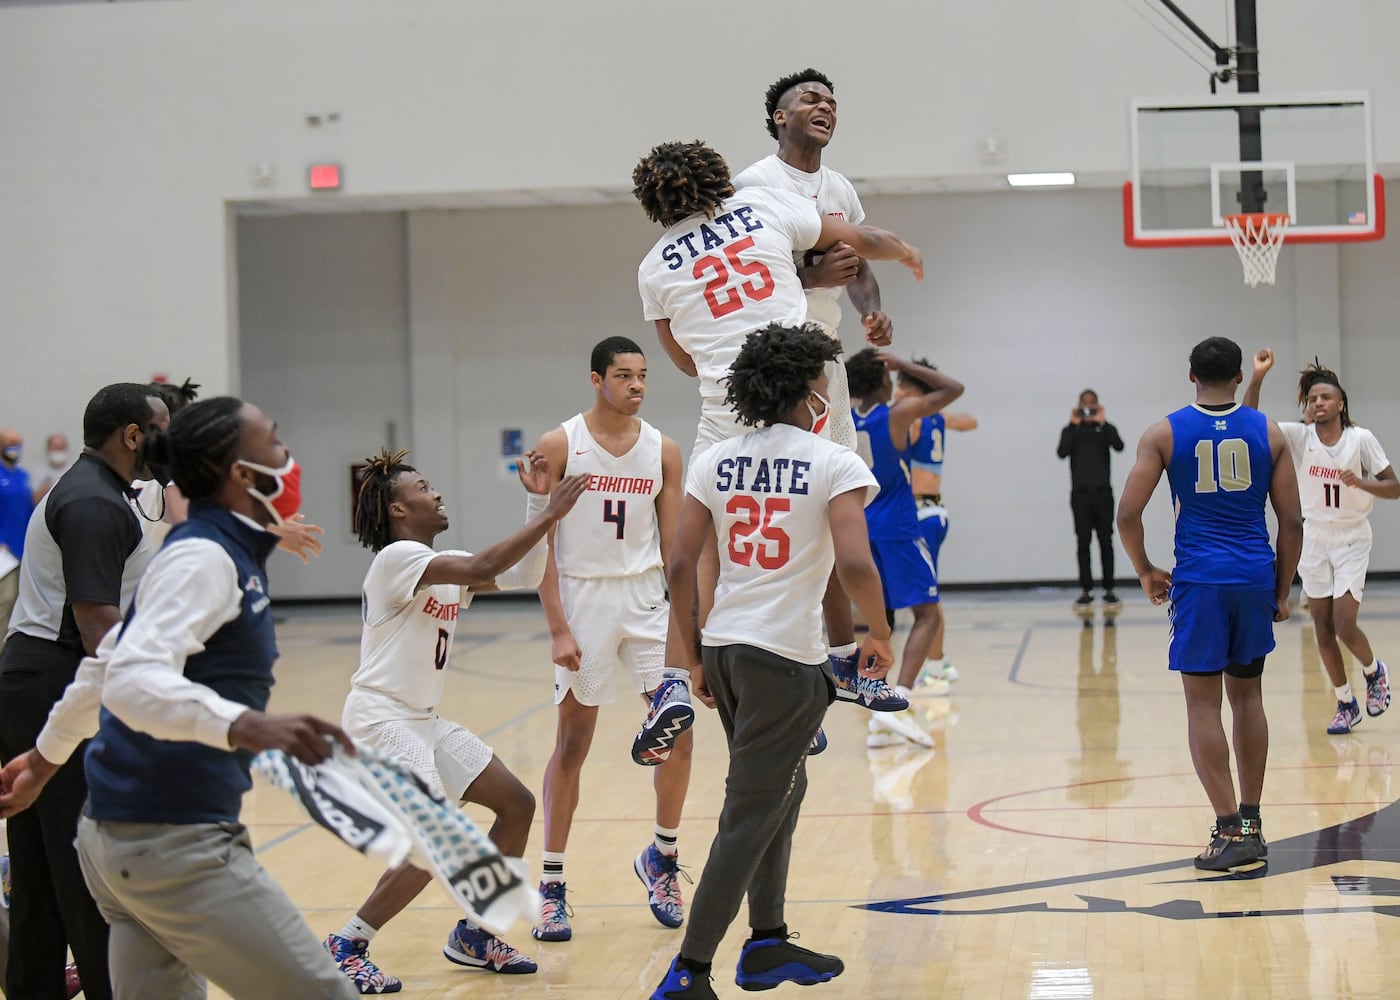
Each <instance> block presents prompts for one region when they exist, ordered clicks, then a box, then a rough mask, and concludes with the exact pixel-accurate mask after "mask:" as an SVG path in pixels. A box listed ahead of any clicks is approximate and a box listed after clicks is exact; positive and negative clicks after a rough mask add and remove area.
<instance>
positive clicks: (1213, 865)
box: [1196, 823, 1269, 872]
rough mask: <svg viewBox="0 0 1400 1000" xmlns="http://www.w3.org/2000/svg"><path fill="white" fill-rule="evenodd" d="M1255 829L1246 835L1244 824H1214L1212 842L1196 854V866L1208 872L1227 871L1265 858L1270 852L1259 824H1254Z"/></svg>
mask: <svg viewBox="0 0 1400 1000" xmlns="http://www.w3.org/2000/svg"><path fill="white" fill-rule="evenodd" d="M1252 826H1254V827H1255V829H1254V831H1253V832H1252V833H1251V834H1250V835H1249V836H1246V835H1245V831H1244V824H1243V823H1241V824H1240V825H1239V826H1224V827H1222V826H1213V827H1211V828H1210V843H1209V844H1207V845H1206V849H1205V850H1204V851H1202V852H1201V853H1200V854H1198V855H1196V867H1197V868H1199V869H1201V870H1202V871H1208V872H1227V871H1229V870H1230V869H1231V868H1242V867H1244V866H1245V865H1251V864H1253V863H1254V862H1256V861H1262V860H1264V857H1265V856H1266V855H1267V854H1268V853H1269V851H1268V847H1266V846H1265V844H1264V838H1263V836H1262V834H1260V833H1259V832H1258V825H1257V824H1252Z"/></svg>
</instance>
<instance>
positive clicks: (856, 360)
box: [846, 347, 885, 399]
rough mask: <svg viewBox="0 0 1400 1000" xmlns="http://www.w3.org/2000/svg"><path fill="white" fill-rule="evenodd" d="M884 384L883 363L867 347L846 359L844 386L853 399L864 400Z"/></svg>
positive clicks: (872, 349) (873, 349)
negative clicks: (849, 391)
mask: <svg viewBox="0 0 1400 1000" xmlns="http://www.w3.org/2000/svg"><path fill="white" fill-rule="evenodd" d="M884 384H885V363H884V362H883V361H881V360H880V357H879V355H877V354H876V353H875V348H873V347H867V348H865V350H863V351H857V352H856V353H854V354H852V355H851V356H850V357H849V358H847V359H846V385H847V387H848V388H849V389H850V390H851V397H852V398H853V399H864V398H865V397H866V396H869V395H870V394H871V393H872V392H875V391H876V390H877V389H879V388H880V386H882V385H884Z"/></svg>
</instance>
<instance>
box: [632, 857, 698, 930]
mask: <svg viewBox="0 0 1400 1000" xmlns="http://www.w3.org/2000/svg"><path fill="white" fill-rule="evenodd" d="M676 859H677V855H674V854H662V853H661V852H660V851H659V850H657V847H656V845H655V844H648V845H647V846H646V850H644V851H642V853H641V854H638V855H637V860H636V861H635V862H633V864H632V868H633V870H634V871H636V873H637V878H639V879H641V880H642V885H644V886H646V887H647V902H648V903H649V904H650V905H651V915H652V916H653V917H655V918H656V922H657V923H659V924H660V925H661V926H662V927H679V926H680V925H681V924H683V923H684V922H685V904H684V903H683V902H682V901H681V884H680V879H679V877H678V876H681V875H684V876H685V879H686V881H687V882H689V881H690V876H689V875H688V874H686V872H685V871H684V870H683V869H682V868H681V866H680V864H679V863H678V862H677V860H676Z"/></svg>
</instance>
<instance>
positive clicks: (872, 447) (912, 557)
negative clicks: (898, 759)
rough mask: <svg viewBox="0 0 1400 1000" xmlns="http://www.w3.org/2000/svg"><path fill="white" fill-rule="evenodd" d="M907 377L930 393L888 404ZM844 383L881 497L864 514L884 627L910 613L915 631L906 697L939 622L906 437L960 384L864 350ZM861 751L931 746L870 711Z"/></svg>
mask: <svg viewBox="0 0 1400 1000" xmlns="http://www.w3.org/2000/svg"><path fill="white" fill-rule="evenodd" d="M891 371H897V372H899V373H901V374H903V373H905V372H908V373H909V374H910V375H913V376H915V377H916V378H918V379H919V380H920V381H922V382H924V383H925V384H926V385H929V386H931V387H932V391H931V392H927V393H919V394H917V395H913V396H909V395H906V396H904V397H903V398H902V399H898V400H895V401H894V403H893V404H891V402H890V400H891V397H892V396H893V394H894V385H893V382H892V380H891V379H890V372H891ZM846 379H847V382H848V383H849V385H850V388H851V398H852V400H853V401H854V404H855V406H854V409H853V410H852V413H853V415H854V417H855V428H856V433H857V434H858V435H860V437H861V439H862V440H861V448H860V450H861V451H863V452H867V453H868V454H869V455H870V456H871V458H870V469H871V471H872V472H874V473H875V481H876V482H877V483H879V484H880V492H879V494H877V495H876V497H875V499H874V500H872V501H871V502H870V504H869V505H868V506H867V507H866V508H865V524H866V528H867V529H868V532H869V535H870V551H871V553H872V554H873V555H874V557H875V566H876V567H877V568H878V569H879V571H880V585H881V588H882V590H883V593H884V596H885V621H886V623H887V624H888V625H890V627H891V628H893V627H894V613H895V611H896V610H897V609H899V608H909V609H910V610H911V611H913V613H914V627H913V629H912V630H911V631H910V632H909V639H908V641H907V642H905V644H904V655H903V657H902V658H901V662H900V668H899V680H898V681H897V683H896V684H895V691H896V692H897V693H898V694H899V695H900V696H902V697H903V698H905V699H907V698H908V697H909V695H910V693H911V689H912V688H913V686H914V681H915V678H917V677H918V675H919V671H920V669H921V668H922V667H923V664H924V659H925V657H926V656H927V654H928V650H929V644H930V643H932V642H933V637H934V635H935V633H937V631H938V623H939V621H940V620H941V619H942V617H943V616H942V615H941V614H940V613H939V607H938V575H937V572H936V571H935V570H934V568H933V556H932V555H930V554H929V551H928V546H927V545H926V544H925V543H924V540H923V538H922V537H921V536H920V534H919V519H918V508H917V507H916V506H915V504H914V492H913V490H912V489H911V488H910V485H909V467H908V465H907V464H906V463H907V460H908V456H909V432H910V430H911V429H912V428H913V427H915V426H917V425H918V423H919V421H920V420H922V419H923V418H924V417H927V416H929V415H930V414H932V413H936V412H937V411H939V410H941V409H942V408H943V407H945V406H947V405H948V404H949V403H951V402H952V401H953V400H955V399H957V398H958V397H959V396H961V395H962V394H963V386H962V383H961V382H958V381H956V380H954V379H951V378H949V377H948V376H947V375H944V374H943V373H942V372H937V371H934V370H933V369H932V368H926V367H924V366H923V365H919V364H915V363H914V362H912V361H905V360H904V359H903V358H898V357H896V356H895V355H893V354H890V353H888V352H886V351H876V350H875V349H874V348H873V347H867V348H866V349H865V350H863V351H858V352H857V353H856V354H853V355H852V356H851V357H850V359H849V360H847V362H846ZM869 730H870V731H869V732H868V733H867V734H866V746H870V747H880V746H889V745H890V742H891V741H890V739H889V737H891V736H893V737H895V738H897V739H900V738H902V739H906V740H909V741H910V742H913V743H917V744H919V745H920V746H926V747H931V746H933V740H932V739H931V738H930V737H929V735H928V733H926V732H924V731H923V730H922V729H920V728H919V727H918V725H916V724H915V723H914V722H913V721H912V720H911V719H910V718H909V716H908V714H907V713H904V712H899V713H895V712H872V713H870V722H869Z"/></svg>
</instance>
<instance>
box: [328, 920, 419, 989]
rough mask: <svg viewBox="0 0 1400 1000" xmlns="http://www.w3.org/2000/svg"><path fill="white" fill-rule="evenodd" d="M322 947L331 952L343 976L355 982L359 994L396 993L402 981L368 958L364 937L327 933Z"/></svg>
mask: <svg viewBox="0 0 1400 1000" xmlns="http://www.w3.org/2000/svg"><path fill="white" fill-rule="evenodd" d="M322 947H324V948H325V949H326V951H328V952H330V953H331V958H332V959H334V960H335V964H336V965H338V966H340V971H341V972H342V973H344V975H345V978H346V979H348V980H350V981H351V982H352V983H354V984H355V989H357V990H359V991H360V995H361V996H376V995H378V994H380V993H397V992H398V991H399V990H401V989H403V983H402V982H400V981H399V980H398V979H396V978H395V977H393V976H391V975H389V974H388V973H385V972H381V971H380V970H379V966H377V965H375V964H374V963H373V962H371V961H370V960H369V942H368V941H366V940H365V939H364V938H347V937H341V936H340V935H339V934H328V935H326V940H325V941H324V942H323V943H322Z"/></svg>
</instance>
